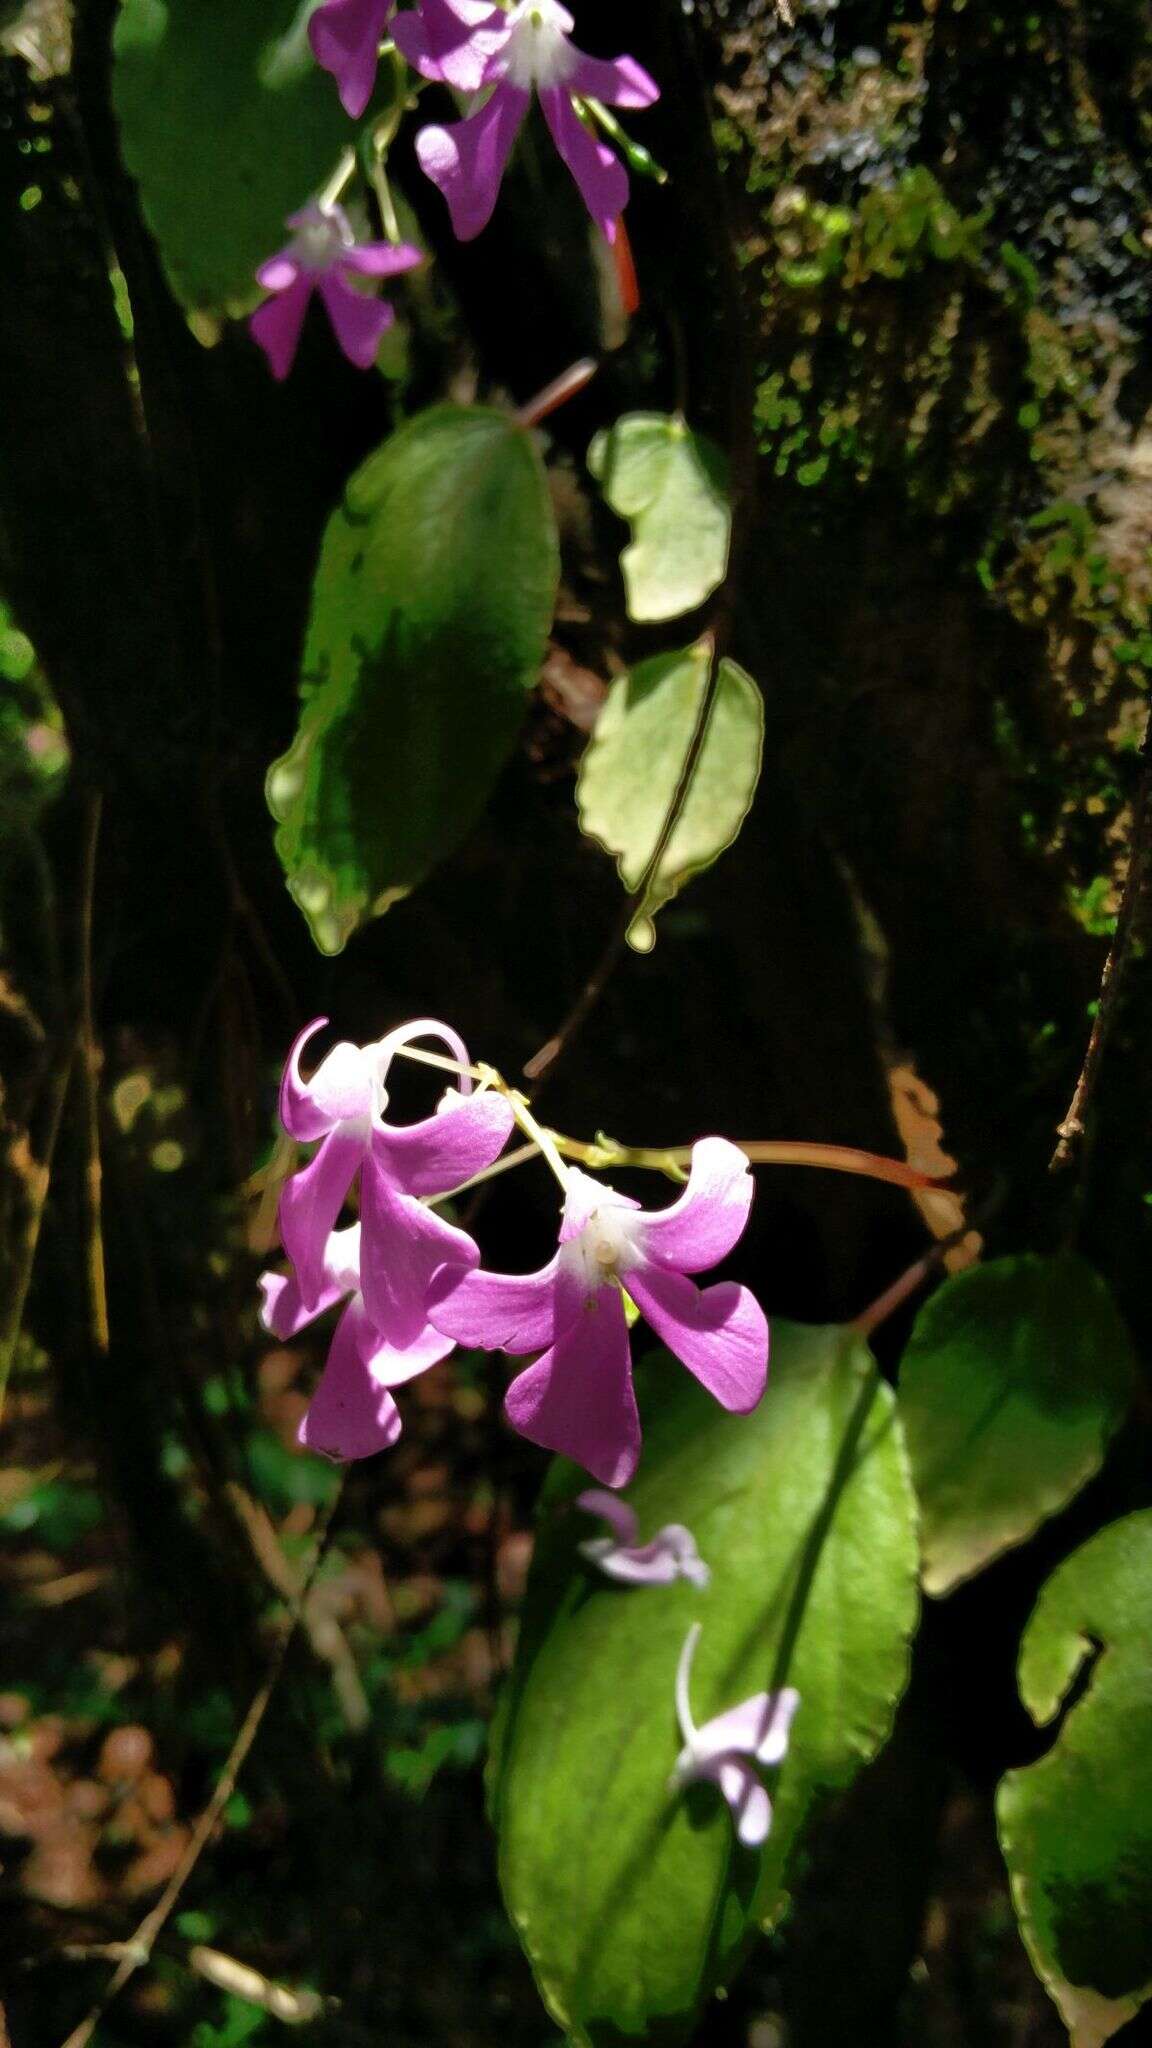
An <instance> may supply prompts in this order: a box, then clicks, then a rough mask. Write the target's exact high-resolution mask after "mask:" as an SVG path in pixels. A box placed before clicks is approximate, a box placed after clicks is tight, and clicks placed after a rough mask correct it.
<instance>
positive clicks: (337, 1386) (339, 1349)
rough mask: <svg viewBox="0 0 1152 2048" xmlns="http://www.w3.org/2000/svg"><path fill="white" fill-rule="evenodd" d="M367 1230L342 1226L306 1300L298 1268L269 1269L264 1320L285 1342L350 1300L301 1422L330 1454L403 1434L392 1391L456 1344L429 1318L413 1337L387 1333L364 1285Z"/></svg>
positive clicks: (382, 1444)
mask: <svg viewBox="0 0 1152 2048" xmlns="http://www.w3.org/2000/svg"><path fill="white" fill-rule="evenodd" d="M360 1249H361V1229H360V1225H359V1224H358V1223H353V1224H351V1225H350V1226H349V1228H348V1229H347V1230H335V1231H333V1232H332V1235H331V1236H330V1237H329V1239H328V1242H327V1245H326V1246H325V1249H324V1260H323V1270H322V1274H321V1283H320V1290H319V1293H318V1294H317V1296H316V1298H315V1300H314V1301H312V1302H311V1303H310V1304H309V1303H307V1302H305V1300H304V1297H303V1295H302V1294H301V1291H300V1284H299V1281H298V1280H297V1279H296V1278H295V1277H294V1276H292V1275H287V1276H286V1275H284V1274H281V1273H262V1274H261V1276H260V1292H261V1295H262V1297H263V1300H262V1304H261V1309H260V1320H261V1322H262V1323H263V1325H264V1328H265V1329H266V1330H268V1331H269V1332H270V1333H271V1335H272V1336H274V1337H279V1338H280V1340H281V1342H282V1343H283V1342H286V1341H287V1340H288V1339H289V1338H290V1337H295V1336H298V1335H299V1333H300V1331H301V1330H303V1329H305V1328H306V1327H307V1325H308V1324H309V1323H312V1322H315V1320H316V1318H317V1316H320V1315H323V1313H324V1311H325V1309H329V1308H334V1307H335V1306H336V1304H337V1302H340V1301H343V1302H345V1303H346V1304H347V1305H346V1307H345V1309H344V1313H343V1315H342V1316H341V1318H340V1321H339V1322H338V1323H337V1325H336V1329H335V1332H334V1334H333V1338H332V1344H331V1347H330V1349H329V1352H328V1359H327V1363H326V1365H325V1367H324V1371H323V1373H322V1374H321V1376H320V1383H319V1385H318V1386H317V1388H316V1392H315V1393H314V1394H313V1396H312V1400H311V1403H310V1404H309V1407H308V1412H307V1414H306V1415H305V1417H304V1420H303V1421H302V1423H301V1424H300V1442H301V1443H302V1444H306V1445H307V1446H308V1448H309V1449H310V1450H313V1451H320V1452H321V1453H322V1454H323V1456H324V1457H326V1458H335V1459H338V1460H340V1461H343V1460H345V1459H348V1458H370V1457H371V1456H372V1455H373V1453H374V1452H375V1451H383V1450H387V1449H388V1447H389V1445H391V1444H394V1443H395V1441H396V1439H397V1437H398V1436H399V1434H400V1411H399V1409H398V1408H397V1406H396V1403H395V1401H394V1400H393V1398H392V1395H391V1392H390V1391H389V1390H390V1389H391V1388H392V1387H399V1386H402V1385H403V1384H404V1382H405V1381H406V1380H410V1379H414V1378H415V1377H416V1374H417V1373H421V1372H426V1371H427V1369H428V1367H429V1366H430V1365H435V1364H436V1363H437V1362H438V1361H439V1360H440V1359H441V1358H446V1357H447V1355H448V1353H449V1351H450V1350H451V1349H452V1340H451V1338H446V1337H443V1336H441V1335H440V1333H439V1331H437V1330H434V1329H432V1327H431V1325H430V1324H429V1325H426V1326H425V1328H424V1329H423V1330H422V1331H420V1332H419V1333H418V1334H417V1336H416V1337H415V1338H413V1339H412V1341H411V1342H410V1343H408V1344H396V1343H393V1342H389V1341H388V1340H387V1339H386V1338H384V1337H382V1336H381V1335H380V1333H379V1331H378V1330H377V1329H376V1328H375V1326H374V1324H373V1322H372V1319H371V1317H370V1315H369V1314H368V1310H367V1308H366V1307H365V1304H364V1296H363V1294H362V1292H361V1287H360Z"/></svg>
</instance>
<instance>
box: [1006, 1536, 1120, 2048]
mask: <svg viewBox="0 0 1152 2048" xmlns="http://www.w3.org/2000/svg"><path fill="white" fill-rule="evenodd" d="M1150 1592H1152V1511H1148V1512H1145V1513H1143V1514H1138V1515H1129V1516H1128V1517H1127V1518H1126V1520H1124V1521H1122V1522H1114V1523H1113V1524H1112V1526H1111V1527H1110V1528H1108V1529H1103V1530H1101V1532H1100V1534H1099V1535H1098V1536H1094V1537H1093V1538H1092V1541H1091V1542H1090V1543H1086V1544H1085V1545H1084V1547H1083V1549H1081V1550H1077V1551H1076V1552H1075V1553H1074V1554H1073V1555H1072V1556H1071V1557H1070V1558H1068V1559H1067V1560H1066V1561H1065V1563H1064V1564H1062V1565H1061V1566H1060V1567H1059V1569H1058V1570H1057V1571H1055V1572H1054V1573H1053V1575H1052V1577H1051V1578H1050V1579H1049V1581H1048V1584H1047V1585H1046V1586H1045V1588H1044V1590H1043V1592H1042V1593H1041V1595H1040V1598H1039V1600H1038V1602H1037V1604H1036V1608H1035V1611H1034V1612H1033V1614H1032V1617H1031V1620H1030V1621H1029V1623H1028V1626H1027V1628H1026V1630H1025V1632H1024V1642H1023V1646H1022V1649H1021V1654H1020V1696H1021V1698H1022V1699H1023V1701H1024V1704H1025V1706H1026V1707H1027V1709H1028V1711H1029V1713H1030V1714H1031V1716H1032V1718H1033V1720H1034V1721H1035V1722H1037V1723H1038V1725H1039V1726H1041V1727H1045V1726H1046V1725H1047V1724H1048V1723H1049V1722H1050V1721H1053V1720H1054V1719H1055V1718H1056V1716H1057V1714H1058V1713H1059V1712H1060V1709H1061V1707H1062V1706H1063V1705H1064V1704H1065V1703H1066V1702H1067V1700H1068V1697H1069V1694H1070V1692H1072V1690H1073V1689H1074V1688H1075V1689H1076V1690H1077V1691H1081V1690H1082V1697H1079V1698H1078V1699H1077V1700H1076V1703H1075V1704H1074V1705H1072V1706H1070V1707H1069V1708H1068V1711H1067V1714H1066V1717H1065V1719H1064V1721H1063V1723H1062V1725H1061V1727H1060V1731H1059V1734H1058V1735H1057V1737H1056V1740H1055V1742H1054V1743H1053V1746H1052V1748H1051V1749H1050V1750H1049V1752H1048V1754H1047V1755H1046V1756H1044V1757H1042V1758H1041V1760H1040V1762H1039V1763H1036V1764H1031V1765H1030V1766H1029V1767H1028V1769H1027V1770H1020V1771H1010V1772H1009V1774H1008V1776H1007V1777H1006V1778H1005V1779H1004V1781H1003V1783H1002V1785H1001V1787H1000V1792H999V1797H998V1800H997V1811H998V1815H999V1823H1000V1843H1001V1847H1002V1848H1003V1851H1004V1856H1005V1860H1006V1862H1007V1864H1008V1869H1009V1871H1010V1873H1011V1877H1012V1894H1013V1898H1014V1899H1015V1902H1016V1911H1017V1914H1018V1915H1019V1919H1020V1926H1021V1930H1022V1932H1023V1935H1024V1940H1025V1942H1026V1944H1027V1947H1028V1952H1029V1954H1030V1955H1031V1957H1032V1961H1033V1963H1034V1964H1035V1966H1036V1970H1037V1972H1038V1974H1039V1975H1040V1977H1041V1978H1042V1979H1043V1981H1044V1983H1045V1984H1046V1985H1047V1987H1048V1990H1049V1991H1050V1992H1051V1994H1052V1997H1053V1998H1054V1999H1055V2001H1056V2004H1057V2005H1058V2007H1059V2008H1060V2013H1061V2016H1062V2018H1063V2020H1064V2022H1065V2025H1066V2026H1067V2027H1068V2029H1069V2032H1070V2034H1071V2036H1072V2048H1100V2044H1101V2043H1102V2042H1104V2041H1108V2040H1110V2039H1111V2038H1112V2035H1113V2034H1115V2033H1117V2032H1118V2031H1119V2029H1120V2028H1121V2027H1122V2026H1124V2025H1125V2024H1126V2023H1127V2021H1128V2020H1130V2019H1131V2017H1132V2015H1133V2014H1134V2013H1135V2012H1137V2011H1138V2010H1139V2008H1140V2006H1141V2005H1142V2004H1143V2003H1144V2002H1145V2001H1146V2000H1147V1999H1149V1998H1152V1597H1150ZM1085 1676H1086V1679H1087V1683H1086V1687H1084V1685H1083V1681H1084V1679H1085Z"/></svg>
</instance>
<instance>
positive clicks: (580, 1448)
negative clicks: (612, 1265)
mask: <svg viewBox="0 0 1152 2048" xmlns="http://www.w3.org/2000/svg"><path fill="white" fill-rule="evenodd" d="M504 1408H505V1412H506V1414H507V1416H508V1420H509V1421H510V1423H511V1424H512V1427H513V1429H515V1430H518V1431H519V1433H520V1435H521V1436H526V1437H527V1438H528V1440H529V1442H530V1443H534V1444H540V1445H541V1446H542V1448H543V1449H544V1450H546V1451H560V1452H562V1453H563V1455H564V1456H565V1457H568V1458H574V1459H575V1460H576V1462H577V1464H580V1465H583V1466H584V1467H585V1470H586V1471H588V1472H590V1473H591V1474H592V1477H593V1478H594V1479H598V1480H599V1481H600V1483H601V1485H602V1486H626V1485H627V1484H628V1481H629V1480H630V1479H631V1477H632V1475H633V1473H634V1472H635V1470H636V1465H637V1462H638V1460H639V1457H640V1418H639V1416H638V1415H637V1413H636V1397H635V1395H634V1394H633V1391H632V1359H631V1353H630V1349H629V1344H628V1326H627V1324H626V1322H625V1320H624V1302H623V1297H622V1296H621V1294H620V1292H619V1290H618V1289H617V1288H615V1287H604V1288H601V1289H600V1290H599V1293H598V1294H597V1296H596V1298H595V1301H594V1303H593V1304H592V1305H591V1306H590V1308H589V1310H588V1311H587V1312H586V1313H585V1314H583V1315H582V1316H581V1318H580V1321H579V1323H577V1324H576V1325H575V1326H574V1327H573V1328H571V1329H569V1330H568V1331H567V1332H566V1333H565V1334H564V1335H563V1336H562V1337H561V1338H560V1339H559V1341H558V1342H557V1343H556V1344H555V1345H554V1346H553V1348H552V1349H551V1350H550V1351H546V1352H545V1354H544V1356H543V1358H541V1359H538V1360H537V1362H536V1364H535V1365H530V1366H529V1367H528V1370H527V1372H522V1373H521V1374H520V1376H519V1378H518V1379H515V1380H513V1382H512V1385H511V1386H510V1387H509V1389H508V1392H507V1394H506V1396H505V1399H504Z"/></svg>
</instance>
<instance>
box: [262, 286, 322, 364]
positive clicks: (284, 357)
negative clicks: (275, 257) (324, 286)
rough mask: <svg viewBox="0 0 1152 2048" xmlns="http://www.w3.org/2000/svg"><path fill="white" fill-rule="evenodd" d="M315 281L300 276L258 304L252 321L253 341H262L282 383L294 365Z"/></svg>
mask: <svg viewBox="0 0 1152 2048" xmlns="http://www.w3.org/2000/svg"><path fill="white" fill-rule="evenodd" d="M315 282H316V280H315V278H313V277H298V278H297V279H296V281H295V283H294V284H290V285H288V286H287V287H286V288H285V290H284V291H282V292H277V293H276V295H275V297H274V298H271V299H265V301H264V304H263V305H262V306H257V308H256V311H255V312H254V313H253V315H252V318H251V319H250V320H249V322H248V327H249V331H250V333H251V335H252V339H253V341H256V342H258V343H259V344H260V347H261V348H262V349H263V351H264V353H265V355H266V356H267V358H268V362H269V366H270V368H271V371H272V375H273V376H274V377H275V378H276V379H277V381H278V382H279V383H283V381H284V379H285V377H286V376H287V375H288V372H289V370H290V369H291V368H292V364H293V361H294V359H295V355H296V350H297V347H298V346H299V342H300V330H301V328H302V327H303V325H304V315H305V313H306V312H307V311H308V302H309V300H310V299H311V297H312V288H313V285H314V284H315Z"/></svg>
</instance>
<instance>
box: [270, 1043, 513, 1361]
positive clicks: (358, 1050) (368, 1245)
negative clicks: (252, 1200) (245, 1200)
mask: <svg viewBox="0 0 1152 2048" xmlns="http://www.w3.org/2000/svg"><path fill="white" fill-rule="evenodd" d="M327 1021H328V1020H327V1018H325V1017H319V1018H317V1019H316V1021H315V1022H314V1023H312V1024H309V1025H308V1026H307V1028H306V1029H305V1030H304V1031H302V1032H301V1033H300V1036H299V1038H298V1039H297V1040H296V1043H295V1045H294V1046H293V1047H292V1050H291V1052H290V1053H289V1055H288V1063H287V1065H286V1067H285V1069H284V1078H283V1081H282V1082H281V1086H280V1121H281V1123H282V1124H283V1126H284V1129H285V1130H286V1131H287V1133H288V1136H289V1137H290V1138H295V1139H297V1140H298V1142H299V1143H301V1144H312V1143H314V1142H315V1141H316V1140H317V1139H319V1141H320V1144H319V1149H318V1151H317V1152H316V1155H315V1157H314V1158H313V1159H311V1160H309V1162H308V1164H307V1166H305V1167H302V1168H301V1170H300V1172H299V1173H295V1174H293V1175H292V1177H291V1179H290V1180H288V1181H287V1182H286V1183H285V1186H284V1190H283V1193H282V1194H281V1197H280V1235H281V1238H282V1240H283V1244H284V1249H285V1251H286V1252H287V1253H288V1256H289V1258H290V1259H291V1260H292V1263H293V1265H294V1266H295V1268H296V1278H297V1282H298V1284H299V1289H300V1298H301V1301H302V1302H303V1304H304V1305H305V1307H309V1308H311V1307H314V1306H315V1303H316V1301H317V1299H318V1298H319V1295H320V1292H321V1289H322V1287H323V1285H324V1261H325V1257H326V1255H327V1247H328V1241H329V1238H330V1236H331V1234H332V1232H333V1230H334V1229H335V1226H336V1222H337V1220H338V1218H339V1215H340V1211H341V1209H342V1208H343V1206H344V1203H345V1201H346V1200H347V1197H348V1192H349V1189H350V1188H351V1186H352V1182H353V1181H354V1179H355V1178H356V1174H357V1172H358V1171H359V1172H360V1173H361V1182H360V1216H361V1220H362V1222H363V1225H364V1266H363V1273H362V1285H363V1294H364V1300H365V1302H366V1304H367V1307H368V1312H369V1315H370V1316H371V1319H372V1321H373V1323H374V1324H375V1327H376V1328H377V1330H379V1331H382V1332H386V1333H387V1336H388V1340H389V1342H390V1343H393V1344H395V1345H398V1346H399V1347H401V1348H404V1347H405V1346H407V1345H409V1344H413V1343H415V1342H416V1341H417V1340H418V1338H419V1337H420V1335H421V1333H422V1332H423V1331H424V1330H425V1329H426V1328H427V1323H428V1317H427V1314H426V1307H427V1301H428V1296H429V1292H430V1289H431V1285H432V1280H433V1277H434V1276H436V1275H439V1276H440V1278H441V1283H442V1289H443V1287H444V1286H447V1285H449V1284H451V1276H452V1275H456V1274H460V1273H463V1272H465V1271H468V1270H469V1269H470V1268H471V1267H473V1266H476V1265H478V1264H479V1259H480V1254H479V1252H478V1251H477V1249H476V1246H475V1244H474V1243H473V1241H472V1239H471V1238H470V1237H469V1236H468V1235H467V1233H466V1232H465V1231H463V1230H458V1229H457V1228H456V1227H455V1225H454V1224H451V1223H446V1222H445V1221H444V1219H443V1218H442V1217H440V1216H437V1215H436V1214H435V1213H434V1212H433V1210H431V1209H430V1208H429V1207H428V1206H427V1203H426V1202H425V1201H424V1200H422V1199H421V1198H422V1197H424V1196H432V1197H434V1196H437V1195H446V1194H450V1193H451V1192H452V1190H453V1189H454V1188H458V1187H460V1186H462V1185H463V1183H464V1182H465V1181H466V1180H470V1179H471V1178H472V1176H473V1174H476V1173H481V1172H483V1170H484V1169H485V1168H486V1167H488V1166H491V1165H492V1163H493V1161H494V1160H495V1159H496V1157H497V1155H498V1154H499V1153H500V1152H502V1151H503V1149H504V1145H505V1143H506V1142H507V1139H508V1136H509V1133H510V1132H511V1129H512V1124H513V1115H512V1109H511V1105H510V1104H509V1103H508V1102H507V1100H506V1099H505V1098H504V1097H503V1096H502V1095H495V1094H486V1093H481V1094H477V1095H473V1094H472V1093H471V1092H470V1090H471V1087H472V1083H471V1081H470V1080H469V1079H468V1077H467V1076H464V1077H463V1078H462V1081H461V1086H460V1087H459V1088H451V1089H449V1090H448V1091H447V1093H446V1094H445V1096H444V1098H443V1100H442V1101H441V1103H440V1106H439V1108H438V1109H437V1111H436V1114H435V1115H434V1116H430V1117H425V1118H424V1119H423V1121H422V1122H420V1123H415V1124H390V1123H387V1122H386V1121H385V1117H384V1112H385V1110H386V1108H387V1106H388V1092H387V1088H386V1086H385V1082H386V1080H387V1076H388V1070H389V1067H390V1066H391V1063H392V1060H393V1058H394V1057H395V1055H396V1054H397V1052H399V1051H400V1049H401V1048H402V1047H403V1046H405V1045H407V1044H408V1043H409V1042H410V1041H411V1040H413V1039H416V1038H437V1039H439V1040H440V1042H441V1044H442V1045H444V1046H446V1047H447V1050H448V1052H449V1054H450V1056H451V1058H452V1059H454V1060H456V1061H458V1062H459V1064H460V1065H461V1066H464V1067H466V1066H467V1065H468V1064H469V1061H468V1052H467V1048H466V1046H465V1045H464V1043H463V1040H462V1039H461V1038H460V1037H459V1036H458V1035H457V1033H456V1032H455V1031H453V1030H452V1029H451V1027H450V1026H449V1025H447V1024H439V1023H437V1022H436V1021H435V1020H434V1019H433V1018H429V1017H422V1018H418V1019H417V1020H416V1022H415V1023H412V1024H405V1025H404V1026H402V1027H401V1029H399V1030H397V1031H391V1032H389V1033H388V1034H387V1036H386V1037H384V1038H382V1039H381V1040H380V1041H379V1043H378V1044H375V1045H366V1046H360V1045H350V1044H348V1043H347V1042H342V1043H341V1044H339V1045H336V1046H333V1048H332V1050H331V1052H330V1053H328V1055H327V1056H326V1058H325V1059H323V1060H322V1061H321V1063H320V1065H319V1066H318V1067H317V1069H316V1071H315V1073H314V1074H312V1075H311V1077H310V1078H309V1079H308V1080H307V1081H304V1080H303V1079H302V1078H301V1075H300V1055H301V1053H302V1052H303V1050H304V1047H305V1046H306V1044H307V1043H308V1040H309V1039H310V1038H312V1037H313V1036H314V1035H315V1033H316V1032H317V1031H320V1030H322V1029H323V1027H324V1025H325V1024H326V1023H327ZM445 1269H447V1271H445Z"/></svg>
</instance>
